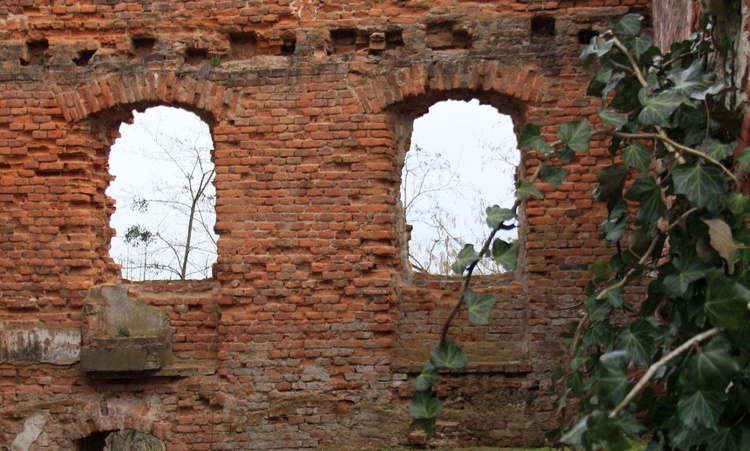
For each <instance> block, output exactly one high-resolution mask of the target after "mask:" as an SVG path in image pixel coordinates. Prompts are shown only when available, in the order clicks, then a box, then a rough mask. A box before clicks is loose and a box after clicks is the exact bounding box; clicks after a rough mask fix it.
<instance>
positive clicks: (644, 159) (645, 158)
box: [622, 142, 651, 174]
mask: <svg viewBox="0 0 750 451" xmlns="http://www.w3.org/2000/svg"><path fill="white" fill-rule="evenodd" d="M622 162H623V163H624V164H625V166H626V167H629V168H635V169H637V170H638V172H640V173H641V174H647V173H648V167H649V166H650V165H651V154H650V153H649V151H648V148H647V147H646V146H644V145H643V144H641V143H639V142H636V143H633V144H631V145H629V146H628V147H626V148H625V149H623V151H622Z"/></svg>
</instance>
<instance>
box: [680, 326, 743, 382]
mask: <svg viewBox="0 0 750 451" xmlns="http://www.w3.org/2000/svg"><path fill="white" fill-rule="evenodd" d="M739 370H740V367H739V364H738V363H737V360H736V359H735V358H734V357H732V356H731V355H729V342H728V341H727V339H726V338H724V337H723V336H721V335H719V336H716V337H714V338H713V339H712V340H711V341H710V342H709V343H708V344H707V345H706V346H704V347H703V349H701V352H697V353H695V354H693V356H692V357H690V360H688V363H687V366H686V368H685V379H686V380H687V381H689V382H688V383H689V384H690V385H691V386H694V387H695V388H697V389H699V390H717V389H719V390H722V391H724V389H725V388H726V387H727V385H728V384H729V381H730V380H732V378H733V377H734V376H735V375H736V374H737V373H738V372H739Z"/></svg>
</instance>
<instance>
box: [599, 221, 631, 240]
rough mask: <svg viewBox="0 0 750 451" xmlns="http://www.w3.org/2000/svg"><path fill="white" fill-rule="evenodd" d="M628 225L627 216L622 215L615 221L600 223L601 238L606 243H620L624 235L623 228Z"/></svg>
mask: <svg viewBox="0 0 750 451" xmlns="http://www.w3.org/2000/svg"><path fill="white" fill-rule="evenodd" d="M627 225H628V215H622V216H620V217H618V218H615V219H607V220H605V221H604V222H603V223H602V238H604V239H605V240H607V241H611V242H615V241H620V238H622V237H623V235H625V228H626V227H627Z"/></svg>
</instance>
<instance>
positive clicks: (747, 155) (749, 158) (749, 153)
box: [737, 147, 750, 163]
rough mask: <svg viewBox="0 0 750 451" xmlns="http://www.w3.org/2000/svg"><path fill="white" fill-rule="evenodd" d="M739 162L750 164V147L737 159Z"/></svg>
mask: <svg viewBox="0 0 750 451" xmlns="http://www.w3.org/2000/svg"><path fill="white" fill-rule="evenodd" d="M737 162H739V163H750V147H745V150H743V151H742V153H741V154H740V156H738V157H737Z"/></svg>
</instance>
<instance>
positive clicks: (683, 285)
mask: <svg viewBox="0 0 750 451" xmlns="http://www.w3.org/2000/svg"><path fill="white" fill-rule="evenodd" d="M672 265H673V266H674V267H675V269H676V270H677V274H671V275H669V276H667V277H665V278H664V294H666V295H667V296H669V297H671V298H679V297H681V296H683V295H684V294H685V292H686V291H687V289H688V287H689V286H690V284H691V283H693V282H695V281H696V280H700V279H702V278H704V277H705V276H706V274H707V273H708V271H709V269H710V268H709V267H707V266H706V265H704V264H703V262H702V261H701V260H700V259H699V258H698V256H697V255H696V253H695V251H686V252H685V253H683V254H682V255H676V256H674V257H673V258H672Z"/></svg>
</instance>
